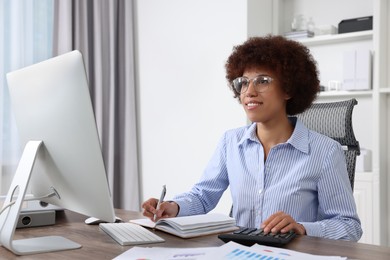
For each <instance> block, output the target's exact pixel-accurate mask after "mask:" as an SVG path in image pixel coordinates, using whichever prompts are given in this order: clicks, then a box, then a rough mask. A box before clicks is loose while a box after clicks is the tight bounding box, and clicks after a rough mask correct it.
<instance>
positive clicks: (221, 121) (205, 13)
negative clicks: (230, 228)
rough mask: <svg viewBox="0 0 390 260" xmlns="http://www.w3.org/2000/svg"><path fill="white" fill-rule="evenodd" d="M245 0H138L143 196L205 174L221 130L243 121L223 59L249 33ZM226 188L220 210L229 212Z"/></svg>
mask: <svg viewBox="0 0 390 260" xmlns="http://www.w3.org/2000/svg"><path fill="white" fill-rule="evenodd" d="M247 20H248V17H247V2H246V1H242V0H213V1H210V0H185V1H183V0H166V1H161V0H140V1H136V23H137V24H136V33H137V35H136V45H137V50H136V52H137V55H138V57H137V68H136V73H137V81H138V82H137V86H138V94H137V96H138V113H139V114H138V116H139V122H138V123H139V129H138V130H139V150H140V167H141V169H140V171H141V182H142V183H141V188H142V191H141V198H142V200H145V199H147V198H149V197H158V196H159V193H160V191H161V186H162V185H163V184H166V185H167V196H166V199H169V198H171V197H172V196H173V195H175V194H177V193H181V192H184V191H187V190H189V189H190V188H191V186H192V185H193V184H194V183H195V182H196V181H197V180H198V179H199V178H200V176H201V174H202V173H203V170H204V168H205V166H206V164H207V162H208V160H209V159H210V157H211V155H212V153H213V152H214V150H215V148H216V145H217V142H218V141H219V139H220V137H221V136H222V134H223V132H224V131H225V130H227V129H230V128H235V127H239V126H242V125H245V124H246V117H245V113H244V111H243V110H242V108H241V106H240V105H239V104H238V102H237V101H236V100H235V99H233V97H232V92H231V91H230V90H229V88H228V87H227V82H226V80H225V71H224V64H225V61H226V59H227V57H228V56H229V54H230V53H231V51H232V47H233V46H234V45H237V44H240V43H242V42H243V41H244V40H245V39H246V38H247V33H248V32H247ZM229 197H230V194H227V193H225V194H224V196H223V203H220V205H219V206H218V207H217V209H216V210H217V211H224V212H226V213H227V212H228V210H229V207H230V199H229Z"/></svg>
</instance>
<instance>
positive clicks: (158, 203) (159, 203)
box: [154, 185, 167, 221]
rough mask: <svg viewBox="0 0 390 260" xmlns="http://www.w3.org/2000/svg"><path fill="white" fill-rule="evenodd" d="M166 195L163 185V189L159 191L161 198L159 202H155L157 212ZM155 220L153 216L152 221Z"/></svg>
mask: <svg viewBox="0 0 390 260" xmlns="http://www.w3.org/2000/svg"><path fill="white" fill-rule="evenodd" d="M166 193H167V187H166V186H165V185H163V189H162V191H161V196H160V200H159V201H158V202H157V207H156V210H159V209H160V205H161V203H162V202H163V201H164V198H165V194H166ZM156 218H157V214H154V221H156Z"/></svg>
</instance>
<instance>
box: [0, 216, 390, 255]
mask: <svg viewBox="0 0 390 260" xmlns="http://www.w3.org/2000/svg"><path fill="white" fill-rule="evenodd" d="M116 214H117V216H119V217H121V218H122V219H123V220H125V221H127V220H129V219H135V218H140V217H142V215H141V213H139V212H131V211H125V210H116ZM85 218H86V217H85V216H83V215H80V214H77V213H73V212H70V211H64V212H61V211H60V212H57V222H56V223H57V224H56V225H54V226H46V227H35V228H23V229H17V230H16V232H15V239H21V238H30V237H39V236H48V235H58V236H63V237H66V238H68V239H70V240H73V241H74V242H76V243H79V244H81V245H82V248H81V249H75V250H67V251H59V252H53V253H45V254H36V255H28V256H15V255H14V254H13V253H12V252H10V251H8V250H7V249H6V248H4V247H0V258H1V259H42V258H44V259H112V258H114V257H116V256H118V255H120V254H121V253H123V252H125V251H127V250H128V249H130V248H131V247H130V246H121V245H119V244H117V243H116V242H115V241H114V240H113V239H112V238H111V237H109V236H108V235H106V234H105V233H104V232H103V231H101V230H100V229H99V227H98V226H97V225H93V226H92V225H86V224H84V220H85ZM155 232H156V234H157V235H159V236H161V237H163V238H164V239H165V240H166V242H165V243H158V244H149V245H146V246H149V247H150V246H163V247H213V246H221V245H223V244H224V243H223V242H222V241H221V240H219V239H218V238H217V236H215V235H210V236H204V237H198V238H191V239H181V238H178V237H175V236H172V235H169V234H166V233H164V232H161V231H158V230H156V231H155ZM285 248H287V249H292V250H296V251H300V252H303V253H309V254H317V255H337V256H346V257H348V258H349V259H386V260H388V259H390V247H384V246H375V245H369V244H361V243H355V242H349V241H338V240H329V239H322V238H315V237H308V236H299V237H297V238H296V239H294V240H293V241H292V242H291V243H290V244H288V245H287V246H286V247H285Z"/></svg>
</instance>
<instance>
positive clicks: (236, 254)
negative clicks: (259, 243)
mask: <svg viewBox="0 0 390 260" xmlns="http://www.w3.org/2000/svg"><path fill="white" fill-rule="evenodd" d="M271 254H272V252H265V253H264V254H261V253H257V252H253V251H248V250H245V249H239V248H237V249H234V250H233V251H231V252H229V253H228V254H226V255H225V259H232V260H235V259H240V260H243V259H256V260H285V258H284V257H285V256H289V255H288V254H286V255H284V257H283V254H285V253H280V254H281V256H280V257H279V256H273V255H271Z"/></svg>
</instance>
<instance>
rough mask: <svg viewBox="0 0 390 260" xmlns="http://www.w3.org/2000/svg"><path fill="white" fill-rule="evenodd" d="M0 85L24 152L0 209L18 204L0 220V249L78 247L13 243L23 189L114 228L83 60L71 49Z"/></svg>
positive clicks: (13, 74) (21, 251) (38, 240)
mask: <svg viewBox="0 0 390 260" xmlns="http://www.w3.org/2000/svg"><path fill="white" fill-rule="evenodd" d="M7 82H8V87H9V93H10V98H11V104H12V105H11V106H12V110H13V113H14V117H15V121H16V125H17V129H18V131H19V136H20V141H21V144H22V145H23V146H25V147H26V148H25V151H24V152H23V155H22V158H21V161H20V163H19V165H18V169H17V171H16V174H15V177H14V180H13V182H12V184H11V187H10V191H9V194H8V195H7V200H10V201H6V202H5V203H4V205H5V206H6V205H7V203H10V202H11V200H13V199H12V197H15V194H16V193H18V195H17V199H16V200H14V201H13V202H12V203H13V205H10V204H9V205H8V209H5V210H4V212H3V213H2V214H1V215H0V232H1V233H0V235H1V241H0V242H1V244H2V245H3V246H5V247H7V248H8V249H10V250H11V251H13V252H14V253H16V254H30V253H40V252H47V251H56V250H63V249H69V248H77V244H76V245H72V243H71V241H70V242H69V241H68V242H69V245H68V248H56V247H57V245H44V244H42V243H45V244H46V243H48V242H50V241H51V240H55V239H52V238H51V239H47V238H44V239H42V238H34V239H35V240H34V241H31V242H29V241H26V240H13V241H12V238H13V233H14V229H15V227H8V226H9V225H11V226H12V225H16V222H17V219H15V220H14V219H13V218H18V216H19V212H20V207H21V205H19V204H21V203H22V202H21V201H23V199H24V196H25V194H26V190H27V189H28V191H29V193H30V192H31V193H32V194H33V196H34V197H36V198H41V200H42V201H44V202H47V203H50V204H53V205H57V206H59V207H61V208H64V209H69V210H71V211H75V212H78V213H81V214H84V215H87V216H92V217H96V218H98V219H101V220H104V221H107V222H114V221H115V214H114V209H113V203H112V199H111V194H110V190H109V185H108V182H107V176H106V171H105V166H104V162H103V157H102V153H101V147H100V141H99V136H98V131H97V127H96V121H95V117H94V112H93V108H92V102H91V97H90V93H89V88H88V80H87V77H86V73H85V68H84V63H83V59H82V55H81V53H80V52H79V51H77V50H76V51H72V52H69V53H66V54H63V55H60V56H57V57H54V58H51V59H49V60H46V61H43V62H40V63H37V64H34V65H32V66H29V67H26V68H23V69H20V70H17V71H14V72H11V73H8V74H7ZM48 194H50V195H49V196H48ZM16 215H17V216H16ZM14 221H15V223H14ZM8 236H11V237H8ZM26 243H27V245H25V244H26ZM55 243H56V244H62V243H66V242H64V241H62V238H60V239H59V241H56V242H55ZM33 246H35V247H36V248H33V249H31V247H33ZM47 247H49V248H47ZM65 247H66V246H65ZM79 247H80V246H79Z"/></svg>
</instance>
